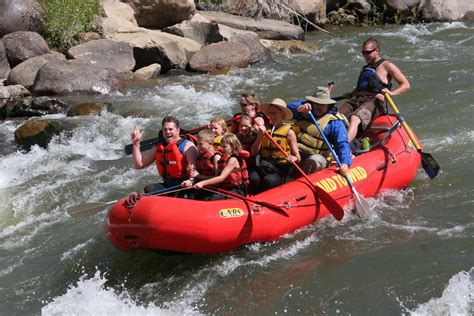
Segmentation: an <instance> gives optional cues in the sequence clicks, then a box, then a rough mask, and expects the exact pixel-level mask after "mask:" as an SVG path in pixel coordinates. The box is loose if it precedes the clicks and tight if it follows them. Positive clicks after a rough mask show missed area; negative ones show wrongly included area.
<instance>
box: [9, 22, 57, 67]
mask: <svg viewBox="0 0 474 316" xmlns="http://www.w3.org/2000/svg"><path fill="white" fill-rule="evenodd" d="M2 40H3V43H4V44H5V50H6V52H7V57H8V61H9V62H10V66H11V67H15V66H16V65H18V64H19V63H21V62H23V61H25V60H27V59H28V58H31V57H35V56H40V55H44V54H47V53H49V52H50V50H49V47H48V44H46V41H45V40H44V38H43V37H42V36H41V35H39V34H38V33H35V32H28V31H18V32H13V33H10V34H7V35H5V36H4V37H3V38H2Z"/></svg>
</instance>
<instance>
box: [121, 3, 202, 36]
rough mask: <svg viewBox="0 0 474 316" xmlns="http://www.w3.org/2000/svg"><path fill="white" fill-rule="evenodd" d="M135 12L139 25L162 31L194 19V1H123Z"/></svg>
mask: <svg viewBox="0 0 474 316" xmlns="http://www.w3.org/2000/svg"><path fill="white" fill-rule="evenodd" d="M123 2H126V3H129V4H130V5H131V6H132V8H133V9H134V10H135V18H136V20H137V22H138V25H140V26H143V27H147V28H157V29H162V28H165V27H167V26H171V25H174V24H177V23H181V22H182V21H184V20H188V19H190V18H191V17H192V15H193V14H194V12H195V11H196V6H195V4H194V0H146V1H144V0H123Z"/></svg>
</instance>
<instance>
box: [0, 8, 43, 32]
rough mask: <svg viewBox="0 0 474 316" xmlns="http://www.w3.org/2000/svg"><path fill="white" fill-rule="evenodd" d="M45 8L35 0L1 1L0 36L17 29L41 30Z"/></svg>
mask: <svg viewBox="0 0 474 316" xmlns="http://www.w3.org/2000/svg"><path fill="white" fill-rule="evenodd" d="M42 19H43V9H42V8H41V6H40V5H39V4H38V2H37V1H34V0H1V1H0V37H2V36H4V35H6V34H9V33H13V32H16V31H33V32H38V33H39V32H41V29H42Z"/></svg>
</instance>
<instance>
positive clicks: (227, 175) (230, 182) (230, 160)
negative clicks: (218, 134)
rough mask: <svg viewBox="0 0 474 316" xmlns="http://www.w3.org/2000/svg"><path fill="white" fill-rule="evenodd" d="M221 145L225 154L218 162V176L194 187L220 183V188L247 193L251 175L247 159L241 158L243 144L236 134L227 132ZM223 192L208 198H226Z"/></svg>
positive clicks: (242, 193) (199, 187)
mask: <svg viewBox="0 0 474 316" xmlns="http://www.w3.org/2000/svg"><path fill="white" fill-rule="evenodd" d="M221 146H222V150H223V155H222V157H221V158H220V159H219V161H218V162H217V172H218V174H219V175H218V176H216V177H213V178H210V179H207V180H204V181H200V182H198V183H196V184H195V185H194V186H193V187H194V188H195V189H196V190H200V189H202V188H203V187H205V186H209V185H218V186H219V187H220V188H222V189H225V190H228V191H231V192H234V193H237V194H240V195H243V196H245V195H247V185H248V183H249V179H248V178H249V176H248V171H247V165H246V163H245V160H243V159H242V158H240V153H241V151H242V145H241V144H240V142H239V139H238V138H237V136H235V135H234V134H226V135H224V136H223V137H222V141H221ZM224 198H225V197H224V196H223V195H221V194H213V195H211V196H210V197H208V198H207V199H208V200H218V199H224Z"/></svg>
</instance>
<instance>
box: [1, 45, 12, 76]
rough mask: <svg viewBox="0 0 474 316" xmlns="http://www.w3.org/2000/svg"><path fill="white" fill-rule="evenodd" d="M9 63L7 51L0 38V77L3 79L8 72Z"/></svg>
mask: <svg viewBox="0 0 474 316" xmlns="http://www.w3.org/2000/svg"><path fill="white" fill-rule="evenodd" d="M10 70H11V68H10V64H9V63H8V58H7V51H6V50H5V45H4V44H3V41H2V39H0V79H5V78H7V77H8V74H9V73H10Z"/></svg>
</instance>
